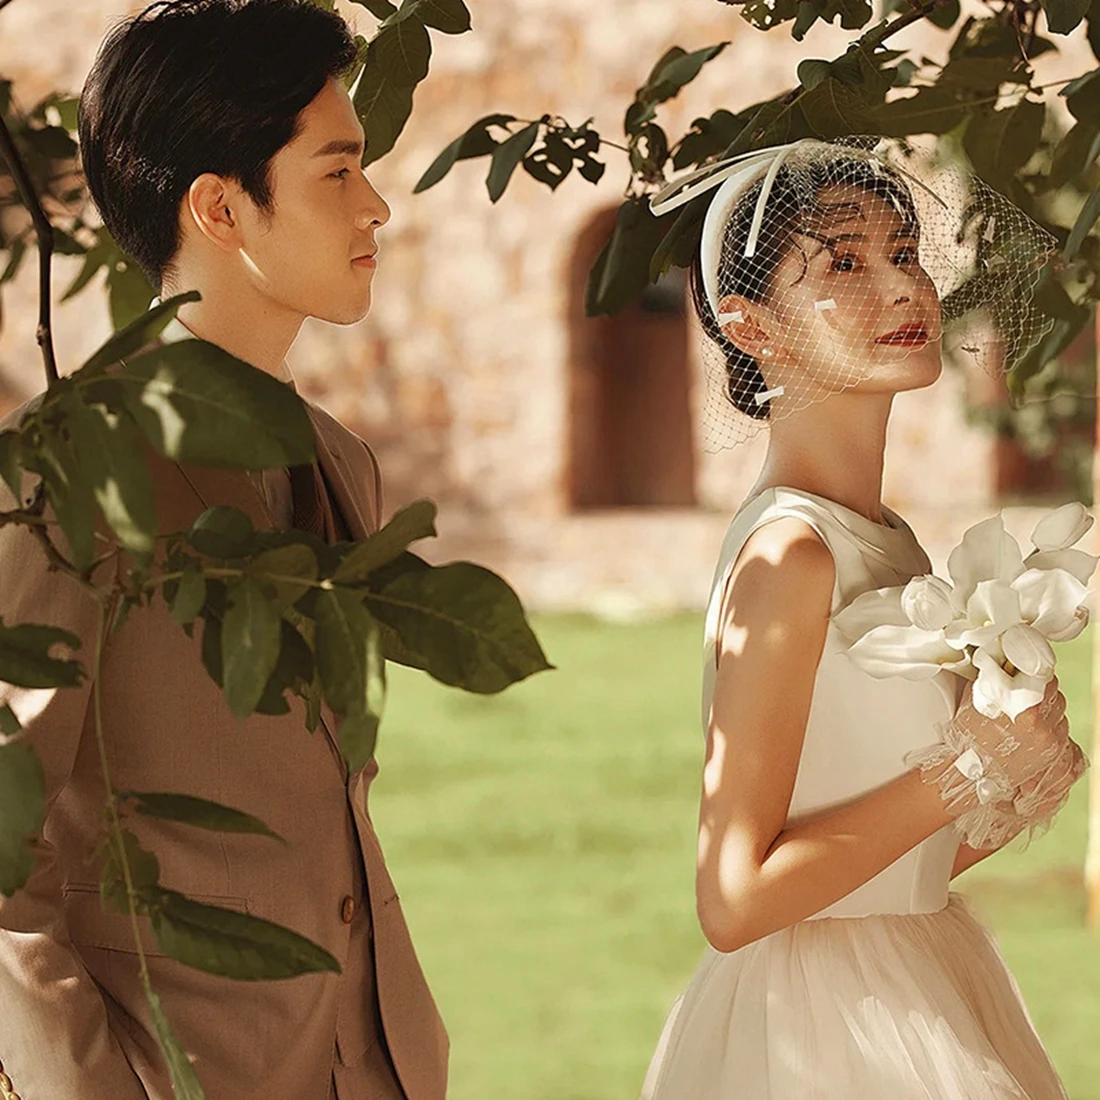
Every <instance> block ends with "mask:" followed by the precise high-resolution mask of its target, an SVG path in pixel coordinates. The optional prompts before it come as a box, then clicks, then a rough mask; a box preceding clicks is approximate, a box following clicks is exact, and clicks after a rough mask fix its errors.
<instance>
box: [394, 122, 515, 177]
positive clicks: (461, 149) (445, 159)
mask: <svg viewBox="0 0 1100 1100" xmlns="http://www.w3.org/2000/svg"><path fill="white" fill-rule="evenodd" d="M509 122H515V117H514V116H513V115H486V116H485V117H484V118H482V119H478V121H477V122H475V123H474V124H473V126H471V127H470V128H469V129H468V130H467V131H466V132H465V133H464V134H460V135H459V136H458V137H456V138H455V139H454V141H452V142H451V144H450V145H448V146H447V148H446V149H444V150H443V152H442V153H440V154H439V156H437V157H436V158H435V160H433V161H432V163H431V166H430V167H429V168H428V170H427V171H426V172H425V173H424V175H422V176H421V177H420V179H419V181H418V182H417V184H416V186H415V187H414V188H413V194H414V195H418V194H420V192H421V191H427V190H428V188H429V187H434V186H435V185H436V184H437V183H438V182H439V181H440V180H441V179H443V177H444V176H446V175H447V173H448V172H449V171H450V170H451V169H452V168H453V167H454V166H455V164H456V163H457V162H458V161H460V160H470V159H472V158H473V157H487V156H488V155H489V154H490V153H491V152H492V151H493V150H494V149H495V148H496V147H497V142H496V141H494V140H493V138H492V137H491V136H490V134H489V127H490V126H502V127H504V126H507V125H508V123H509Z"/></svg>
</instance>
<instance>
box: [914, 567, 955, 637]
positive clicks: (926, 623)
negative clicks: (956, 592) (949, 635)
mask: <svg viewBox="0 0 1100 1100" xmlns="http://www.w3.org/2000/svg"><path fill="white" fill-rule="evenodd" d="M952 592H953V589H952V588H951V585H949V584H948V583H947V581H945V580H941V579H940V578H939V577H934V576H932V575H931V574H928V575H927V576H924V577H914V578H913V579H912V580H911V581H910V582H909V583H908V584H907V585H906V586H905V588H904V589H903V590H902V593H901V609H902V611H904V612H905V615H906V617H907V618H908V619H909V621H910V622H911V623H912V624H913V625H914V626H916V627H920V629H921V630H942V629H943V628H944V627H945V626H947V624H948V623H949V622H950V621H951V619H952V618H953V617H954V613H955V612H954V608H953V607H952V603H951V596H952Z"/></svg>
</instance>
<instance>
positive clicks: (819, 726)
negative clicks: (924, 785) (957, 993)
mask: <svg viewBox="0 0 1100 1100" xmlns="http://www.w3.org/2000/svg"><path fill="white" fill-rule="evenodd" d="M781 517H794V518H797V519H801V520H803V521H805V522H806V523H807V524H809V525H810V526H811V527H812V528H813V529H814V530H815V531H816V532H817V534H818V535H819V536H820V537H821V539H822V541H823V542H824V543H825V544H826V546H828V548H829V550H830V551H831V552H832V555H833V559H834V561H835V563H836V586H835V588H834V592H833V606H832V611H833V613H834V614H835V613H836V612H837V611H839V610H840V609H841V608H842V607H844V606H846V605H847V604H848V603H850V602H851V601H852V600H853V599H855V597H856V596H859V595H861V594H862V593H864V592H867V591H869V590H871V589H874V588H882V587H886V586H888V585H895V584H904V583H905V582H906V581H907V580H909V578H910V577H913V576H917V575H919V574H922V573H927V572H930V571H931V567H930V564H929V561H928V557H927V555H926V554H925V553H924V551H923V549H921V546H920V544H919V543H918V542H917V540H916V537H915V536H914V534H913V532H912V531H911V530H910V529H909V527H908V525H907V524H906V523H905V522H904V520H902V519H901V518H900V517H898V516H897V515H895V514H894V513H893V512H890V511H889V510H887V511H886V520H887V522H886V523H884V524H878V523H874V522H872V521H871V520H869V519H867V518H866V517H865V516H862V515H860V514H859V513H858V512H854V511H852V510H851V509H849V508H846V507H845V506H843V505H841V504H836V503H835V502H833V501H830V500H826V499H824V498H822V497H817V496H814V495H812V494H810V493H805V492H802V491H801V490H795V489H785V488H782V489H769V490H767V491H765V492H764V493H761V494H760V495H759V496H757V497H754V498H753V499H752V500H750V501H749V502H747V503H746V504H745V506H744V507H743V508H742V509H741V511H740V512H738V514H737V515H736V516H735V517H734V520H733V522H732V524H731V525H730V528H729V531H728V532H727V534H726V538H725V541H724V542H723V545H722V552H721V554H720V555H719V559H718V567H717V569H716V571H715V577H714V584H713V587H712V589H711V597H710V603H709V605H708V608H707V618H706V629H705V634H704V653H703V726H704V729H706V727H707V725H708V724H709V720H710V708H711V699H712V696H713V692H714V680H715V675H716V671H717V661H716V657H715V653H716V643H717V635H718V630H719V627H720V615H721V604H722V597H723V594H724V593H725V590H726V585H727V582H728V581H729V576H730V573H731V571H732V569H733V566H734V564H735V562H736V561H737V557H738V555H739V554H740V552H741V548H742V547H743V546H744V544H745V542H746V540H747V539H748V537H749V535H750V534H752V532H753V531H755V530H756V529H757V528H758V527H761V526H762V525H763V524H765V523H768V522H770V521H771V520H774V519H778V518H781ZM846 650H847V642H846V641H845V639H844V638H842V637H841V635H840V634H839V632H838V631H837V629H836V627H835V626H834V625H833V624H832V623H830V624H829V628H828V632H827V634H826V638H825V647H824V650H823V652H822V655H821V662H820V664H819V665H818V669H817V677H816V680H815V682H814V693H813V701H812V704H811V707H810V715H809V719H808V722H807V726H806V735H805V740H804V743H803V748H802V757H801V760H800V762H799V767H798V776H797V779H796V781H795V786H794V794H793V796H792V799H791V805H790V809H789V812H788V817H787V822H788V824H792V823H794V822H797V821H798V820H799V819H800V818H802V817H805V816H807V815H809V814H813V813H816V812H818V811H820V810H826V809H830V808H832V807H834V806H837V805H839V804H841V803H844V802H847V801H850V800H852V799H854V798H858V797H859V796H861V795H864V794H866V793H868V792H869V791H872V790H874V789H875V788H877V787H880V786H882V785H883V784H884V783H887V782H889V781H890V780H892V779H895V778H897V776H899V775H901V774H902V773H903V772H905V771H906V770H907V767H906V764H905V762H904V759H905V755H906V754H907V753H908V752H910V751H911V750H913V749H917V748H922V747H923V746H925V745H928V744H930V743H931V742H933V741H935V740H937V739H938V728H939V726H940V725H941V724H942V723H943V722H945V721H947V720H948V719H949V718H950V717H951V715H952V714H953V713H954V710H955V706H956V701H957V691H958V688H959V681H958V680H957V678H956V677H954V676H953V675H952V674H950V673H940V674H939V675H938V676H937V677H935V678H934V679H932V680H926V681H919V682H918V681H912V680H904V679H902V678H901V677H896V676H895V677H891V678H890V679H886V680H876V679H875V678H873V677H871V676H869V675H867V673H865V672H863V671H862V670H861V669H859V668H858V667H857V666H856V665H855V664H854V663H853V662H852V661H851V660H850V659H849V658H848V656H847V652H846ZM760 690H767V685H763V684H762V685H760ZM958 843H959V842H958V838H957V836H956V834H955V832H954V830H953V829H951V828H950V827H946V828H944V829H941V830H940V831H939V832H937V833H935V834H934V835H933V836H931V837H929V838H928V839H927V840H925V841H924V842H923V843H921V844H919V845H917V847H915V848H913V849H911V850H910V851H909V852H907V853H906V854H905V855H904V856H902V857H901V858H900V859H899V860H897V861H896V862H895V863H893V864H891V865H890V866H889V867H887V868H886V869H885V870H884V871H882V872H881V873H879V874H878V875H876V876H875V877H874V878H873V879H871V880H870V881H869V882H867V883H865V884H864V885H863V886H861V887H859V888H858V889H856V890H853V891H852V892H851V893H850V894H848V895H847V896H846V897H844V898H842V899H841V900H840V901H838V902H836V903H835V904H834V905H831V906H829V907H828V908H827V909H823V910H821V911H820V912H819V913H816V914H815V915H814V916H815V917H817V918H820V917H863V916H870V915H872V914H881V913H928V912H934V911H936V910H939V909H942V908H943V907H944V906H945V905H946V904H947V895H948V884H949V882H950V878H951V868H952V866H953V864H954V860H955V854H956V851H957V849H958Z"/></svg>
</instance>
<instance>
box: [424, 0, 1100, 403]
mask: <svg viewBox="0 0 1100 1100" xmlns="http://www.w3.org/2000/svg"><path fill="white" fill-rule="evenodd" d="M721 2H723V3H726V4H727V6H729V7H731V8H734V9H736V10H737V11H738V12H739V13H740V15H741V17H742V18H743V19H744V20H745V21H747V22H748V23H750V24H752V25H753V26H754V27H756V28H757V29H758V30H761V31H768V30H773V29H774V28H776V27H780V26H786V27H788V28H789V30H790V33H791V34H792V36H793V37H794V38H795V39H797V40H801V39H802V38H803V37H804V36H805V34H806V32H807V31H808V30H809V29H810V27H811V26H813V25H814V24H815V23H816V22H818V21H822V22H826V23H839V24H840V26H841V27H842V28H843V29H845V30H851V31H860V32H862V33H860V34H859V35H858V36H856V37H854V38H853V40H852V41H851V42H850V44H849V45H848V47H847V48H846V49H845V50H844V51H843V52H842V53H841V54H839V55H838V56H836V57H833V58H804V59H803V60H802V61H801V62H800V63H799V64H798V67H797V74H796V75H797V83H796V84H795V85H794V86H793V87H791V88H790V89H789V90H787V91H785V92H783V93H782V94H780V95H778V96H775V97H774V98H772V99H768V100H762V101H759V102H753V103H748V104H745V103H738V102H731V103H723V104H720V105H716V107H715V109H714V110H713V111H712V112H711V113H710V114H709V115H704V116H701V117H698V118H696V119H695V120H694V121H693V122H692V123H691V125H690V127H689V128H688V129H687V130H686V132H684V133H682V134H680V135H679V136H673V135H670V134H669V133H668V132H667V131H666V129H665V128H664V127H663V126H662V125H661V124H660V122H659V112H660V108H661V106H662V104H664V103H667V102H668V101H669V100H671V99H673V98H674V97H676V96H677V95H678V94H679V93H680V91H681V90H682V89H683V88H684V87H685V86H686V85H687V84H689V83H691V82H692V81H693V80H695V79H696V78H697V77H698V76H699V75H700V73H701V72H703V70H704V69H705V68H706V67H707V66H708V65H711V64H714V65H721V64H723V63H725V60H726V58H728V56H729V55H728V54H726V55H725V57H723V54H724V51H725V49H726V46H727V43H717V44H715V45H713V46H709V47H705V48H703V49H696V50H691V51H689V50H686V49H683V48H681V47H678V46H677V47H673V48H672V49H670V50H668V51H667V52H666V53H665V54H664V55H663V56H662V57H661V58H659V59H658V61H657V63H656V64H655V65H654V67H653V69H652V70H651V72H650V73H649V75H648V77H646V79H645V81H644V82H643V83H642V85H641V86H640V87H639V88H638V90H637V92H636V93H635V95H634V98H633V100H632V101H631V102H630V103H629V104H627V106H626V109H625V113H624V121H623V138H622V140H621V141H620V140H610V139H609V138H607V137H605V136H604V134H602V133H601V132H599V131H598V130H596V129H595V128H594V127H593V125H592V120H589V121H587V122H585V123H583V124H582V125H581V126H579V127H576V128H574V127H571V126H570V125H569V123H567V122H566V121H565V120H564V119H560V118H558V117H556V116H554V115H552V114H549V113H548V114H546V115H543V116H542V117H541V118H540V119H538V120H520V119H517V118H515V117H514V116H512V115H508V114H494V115H489V116H487V117H486V118H483V119H479V120H478V121H477V122H475V123H474V124H473V125H472V126H471V127H470V128H469V129H468V130H466V131H465V133H463V134H461V135H460V136H459V137H457V138H456V139H455V140H454V141H453V142H452V143H451V144H450V145H448V146H447V148H446V149H444V150H443V151H442V152H441V153H440V154H439V156H438V157H437V158H436V160H435V161H434V163H433V164H432V165H431V166H430V167H429V168H428V170H427V171H426V172H425V173H424V175H423V176H422V177H421V179H420V182H419V183H418V184H417V190H418V191H424V190H427V189H428V188H430V187H433V186H435V185H436V184H438V183H439V182H440V181H441V180H442V179H443V178H444V177H445V176H446V175H447V174H448V173H449V172H450V171H451V169H452V168H453V167H454V166H455V165H456V164H457V163H458V162H459V161H462V160H470V159H475V158H482V157H487V158H489V161H490V165H489V174H488V178H487V186H488V189H489V195H490V198H491V200H492V201H493V202H496V201H498V200H499V199H500V198H501V196H502V195H503V194H504V193H505V191H506V189H507V187H508V185H509V183H510V182H511V181H512V179H513V178H514V173H515V170H516V168H517V167H519V165H520V164H522V165H523V167H524V169H525V170H526V171H527V173H528V174H529V175H531V176H533V177H534V178H535V179H536V180H538V181H539V182H541V183H544V184H546V185H547V186H548V187H549V188H550V189H551V190H555V189H556V188H557V187H558V186H559V185H560V184H561V183H562V182H563V181H564V179H565V178H566V177H567V176H568V175H569V172H570V170H571V169H572V168H573V167H574V166H578V165H579V166H580V168H581V173H580V174H581V175H583V176H585V178H587V179H589V180H590V181H591V182H593V183H596V182H599V180H600V178H601V176H602V175H603V169H604V166H605V161H606V153H607V150H608V149H612V150H615V151H620V150H621V151H622V152H624V153H625V154H626V162H625V164H624V168H625V173H624V176H625V195H624V196H623V198H622V201H621V205H620V207H619V210H618V214H617V217H616V219H615V224H614V227H613V228H612V230H611V233H610V237H609V239H608V240H607V242H606V243H605V246H604V248H603V250H602V251H601V252H600V254H599V256H598V257H597V259H596V261H595V263H594V264H593V267H592V269H591V272H590V274H589V281H588V291H587V298H586V308H587V311H588V313H589V314H593V315H596V314H606V313H617V312H619V311H620V310H622V309H624V308H625V307H626V306H627V305H629V304H630V303H631V302H632V301H634V300H635V299H637V298H638V296H639V295H640V294H641V293H642V291H643V290H644V289H645V287H646V286H647V285H649V284H650V283H651V282H654V281H656V280H657V279H659V278H660V277H661V276H662V275H664V274H665V273H667V272H668V270H669V269H670V268H671V267H686V266H688V265H689V264H690V262H691V259H692V257H693V255H694V253H695V250H696V247H697V244H698V239H699V234H700V232H701V228H702V221H703V214H704V211H705V207H706V203H707V198H706V196H701V197H700V198H699V199H697V200H695V202H693V203H689V204H688V205H687V206H685V207H684V208H683V209H682V210H680V211H677V212H675V213H673V214H669V215H666V216H665V217H662V218H655V217H654V216H653V215H652V214H651V213H650V211H649V205H648V199H649V197H650V196H651V195H652V194H653V193H654V192H655V191H656V190H658V189H659V188H660V187H662V186H663V185H664V184H666V183H667V182H668V181H669V180H670V179H671V178H672V177H673V176H674V175H675V173H677V172H681V171H685V170H688V169H691V168H696V167H699V166H701V165H705V164H709V163H712V162H714V161H717V160H719V159H721V158H724V157H728V156H733V155H735V154H738V153H744V152H750V151H752V150H754V149H758V148H763V147H766V146H769V145H775V144H780V143H783V142H787V141H793V140H796V139H798V138H803V137H819V138H832V137H839V136H842V135H846V134H879V135H883V136H892V137H910V136H913V137H916V136H918V135H933V136H935V137H938V138H939V139H940V141H941V148H942V149H943V150H944V152H945V153H946V154H947V155H957V156H960V157H963V158H966V159H968V160H969V161H970V163H971V165H972V166H973V168H974V170H975V171H976V172H977V174H978V175H980V176H981V177H982V178H983V179H985V180H986V182H988V183H989V184H990V185H991V186H993V187H995V188H997V189H999V190H1001V191H1003V192H1004V193H1005V194H1007V195H1008V196H1009V197H1010V198H1011V199H1013V200H1014V201H1015V202H1016V203H1017V204H1018V205H1020V206H1021V207H1022V208H1023V209H1024V210H1025V211H1026V212H1027V213H1028V214H1030V215H1031V216H1032V217H1033V218H1035V219H1036V220H1037V221H1039V222H1040V223H1041V224H1043V225H1044V226H1046V227H1047V228H1049V229H1050V230H1051V231H1052V232H1053V233H1054V234H1055V235H1056V236H1057V238H1058V239H1059V240H1060V241H1061V242H1062V244H1063V245H1064V251H1063V257H1062V261H1061V263H1060V265H1055V268H1054V269H1052V270H1051V271H1050V272H1048V274H1047V279H1048V283H1050V284H1051V285H1055V286H1057V288H1058V292H1057V293H1055V292H1053V291H1051V292H1049V293H1046V294H1045V295H1043V296H1041V298H1040V303H1039V304H1040V308H1041V309H1044V311H1046V312H1051V311H1052V310H1056V309H1057V310H1059V311H1060V312H1059V314H1058V316H1057V321H1056V326H1055V332H1056V334H1057V335H1054V334H1052V335H1051V336H1050V337H1048V338H1047V339H1046V340H1044V341H1043V342H1042V343H1041V344H1040V345H1039V347H1038V348H1037V349H1035V351H1034V352H1033V353H1032V354H1031V355H1030V356H1029V357H1028V358H1027V359H1026V360H1025V361H1024V362H1023V363H1022V364H1021V365H1020V366H1019V367H1018V368H1017V370H1016V378H1015V379H1014V385H1016V386H1017V387H1019V386H1021V385H1023V383H1024V381H1025V380H1026V379H1027V378H1029V377H1031V376H1033V375H1035V374H1037V373H1038V372H1039V371H1041V370H1042V369H1043V367H1044V366H1045V365H1046V364H1047V363H1048V362H1050V361H1051V360H1052V359H1053V358H1055V357H1056V356H1057V354H1058V352H1059V351H1060V350H1061V349H1064V348H1065V346H1066V345H1067V343H1068V342H1069V340H1071V339H1072V338H1073V335H1075V334H1076V333H1077V332H1079V331H1080V329H1081V327H1082V325H1083V324H1084V323H1085V322H1086V320H1087V318H1088V316H1089V311H1088V310H1087V309H1085V308H1082V307H1083V306H1084V305H1086V304H1088V303H1089V302H1095V301H1096V300H1097V299H1098V298H1100V237H1098V236H1097V235H1096V233H1095V226H1096V223H1097V221H1098V220H1100V171H1098V168H1097V158H1098V157H1100V69H1098V68H1095V67H1094V68H1093V69H1092V70H1091V71H1089V72H1086V73H1084V74H1082V75H1081V76H1080V77H1079V78H1078V79H1076V80H1074V81H1072V82H1063V83H1065V84H1066V86H1065V87H1064V88H1062V90H1061V92H1060V93H1059V94H1060V95H1061V96H1062V97H1063V98H1064V101H1065V104H1066V106H1067V107H1068V108H1069V112H1070V114H1071V116H1072V118H1073V125H1072V126H1071V128H1070V129H1069V130H1068V131H1066V132H1064V133H1059V132H1058V127H1057V123H1056V116H1055V115H1054V114H1053V113H1052V112H1051V110H1050V105H1049V102H1048V100H1047V99H1046V98H1044V95H1043V93H1044V92H1045V91H1049V89H1048V88H1047V87H1046V86H1044V85H1041V84H1038V83H1037V82H1036V76H1035V68H1034V65H1033V62H1034V60H1035V58H1037V57H1040V56H1041V55H1043V54H1045V53H1050V52H1051V51H1055V50H1057V49H1058V46H1057V44H1056V39H1055V38H1052V37H1047V36H1046V35H1044V33H1042V32H1043V29H1044V25H1043V18H1045V29H1046V32H1047V33H1048V34H1049V35H1054V36H1057V35H1065V34H1068V33H1070V32H1071V31H1073V30H1075V29H1076V28H1077V27H1078V26H1079V25H1080V24H1081V23H1082V21H1084V22H1085V23H1086V30H1087V38H1088V41H1089V43H1090V45H1091V47H1092V50H1093V53H1094V55H1096V56H1097V57H1100V0H1044V3H1043V4H1042V6H1041V8H1040V7H1039V6H1037V5H1035V4H1033V3H1030V2H1029V0H1008V2H1006V3H1005V4H1003V5H1000V6H998V8H996V9H995V10H994V9H989V10H988V11H985V12H983V13H982V14H981V15H980V16H977V15H975V16H967V17H966V18H963V16H962V13H961V8H960V5H959V3H958V0H923V2H914V3H908V2H903V0H888V3H887V5H886V11H885V14H884V18H882V19H881V20H880V21H878V22H875V23H872V8H871V5H870V4H869V3H868V2H867V0H747V2H746V0H721ZM921 21H926V22H928V23H931V24H933V25H934V26H936V27H937V28H939V29H941V30H953V31H954V36H953V41H952V42H951V45H950V47H949V48H948V50H947V52H946V56H944V57H942V58H939V59H932V58H929V57H926V56H924V55H922V54H919V53H914V52H913V51H908V50H904V49H894V48H891V46H890V45H889V44H888V43H889V40H890V39H891V38H892V37H894V36H895V35H896V34H897V33H898V32H899V31H901V30H904V29H905V28H906V27H909V26H912V25H913V24H914V23H918V22H921ZM612 155H614V153H613V154H612ZM596 166H598V170H597V167H596ZM1067 210H1068V211H1071V212H1072V217H1071V218H1070V219H1069V220H1065V217H1066V212H1067ZM1054 315H1055V314H1054V313H1053V312H1051V316H1054Z"/></svg>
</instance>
